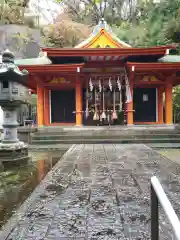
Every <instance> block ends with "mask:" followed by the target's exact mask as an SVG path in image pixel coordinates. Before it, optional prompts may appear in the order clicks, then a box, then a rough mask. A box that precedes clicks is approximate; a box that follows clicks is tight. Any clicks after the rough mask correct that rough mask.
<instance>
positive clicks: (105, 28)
mask: <svg viewBox="0 0 180 240" xmlns="http://www.w3.org/2000/svg"><path fill="white" fill-rule="evenodd" d="M102 36H103V37H105V38H106V39H107V41H109V42H111V43H112V44H113V46H114V47H119V48H130V47H131V46H130V45H129V44H127V43H125V42H123V41H121V40H120V39H119V38H118V37H117V36H116V35H115V34H114V33H113V31H112V29H111V27H110V26H109V25H108V24H107V22H106V21H104V19H101V21H100V22H99V24H98V25H96V26H95V27H94V30H93V32H92V34H91V35H90V36H89V37H88V38H87V39H86V40H84V41H83V42H81V43H80V44H78V45H77V46H76V47H75V48H91V47H93V45H94V43H95V42H97V41H98V40H99V39H100V38H102Z"/></svg>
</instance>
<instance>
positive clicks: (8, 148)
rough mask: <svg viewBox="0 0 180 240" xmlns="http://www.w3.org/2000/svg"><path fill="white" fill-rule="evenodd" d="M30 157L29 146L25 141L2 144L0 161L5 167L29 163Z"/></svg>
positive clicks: (0, 146) (0, 145)
mask: <svg viewBox="0 0 180 240" xmlns="http://www.w3.org/2000/svg"><path fill="white" fill-rule="evenodd" d="M30 159H31V158H30V157H29V156H28V146H27V145H26V144H24V143H23V142H17V143H1V144H0V162H1V163H2V164H3V166H4V167H12V166H19V165H23V164H27V163H28V161H29V160H30Z"/></svg>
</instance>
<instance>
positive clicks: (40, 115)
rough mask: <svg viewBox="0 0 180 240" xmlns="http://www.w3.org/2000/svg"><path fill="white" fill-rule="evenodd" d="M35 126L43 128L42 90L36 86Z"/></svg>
mask: <svg viewBox="0 0 180 240" xmlns="http://www.w3.org/2000/svg"><path fill="white" fill-rule="evenodd" d="M37 124H38V127H42V126H44V88H43V86H40V85H37Z"/></svg>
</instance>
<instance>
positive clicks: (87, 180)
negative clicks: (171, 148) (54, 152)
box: [0, 144, 180, 240]
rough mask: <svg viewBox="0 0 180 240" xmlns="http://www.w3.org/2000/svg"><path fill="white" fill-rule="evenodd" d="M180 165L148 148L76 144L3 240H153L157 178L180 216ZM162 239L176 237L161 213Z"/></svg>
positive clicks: (34, 195)
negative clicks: (152, 197) (153, 186)
mask: <svg viewBox="0 0 180 240" xmlns="http://www.w3.org/2000/svg"><path fill="white" fill-rule="evenodd" d="M179 173H180V166H179V165H178V164H176V163H175V162H172V161H170V160H169V159H168V158H166V157H164V156H162V155H160V154H159V153H157V152H156V151H153V150H152V149H150V148H148V147H146V146H145V145H141V144H138V145H136V144H135V145H132V144H131V145H112V144H107V145H106V144H105V145H102V144H101V145H100V144H99V145H83V144H82V145H73V146H72V147H71V148H70V149H69V150H68V152H67V153H66V154H65V155H64V156H63V158H62V159H61V161H59V162H58V163H57V164H56V166H55V167H54V168H53V169H52V171H51V172H50V173H49V174H48V175H47V177H46V178H45V179H44V180H43V181H42V183H41V184H40V185H39V186H38V187H37V188H36V189H35V191H34V192H33V194H32V195H31V197H30V198H29V199H27V201H26V202H25V203H24V204H23V206H22V207H21V208H20V210H19V212H18V213H17V214H16V215H15V216H14V217H13V218H12V219H10V221H9V223H8V224H7V225H5V228H4V231H2V233H1V234H0V239H2V240H3V239H8V240H10V239H11V240H16V239H18V240H20V239H23V240H24V239H26V240H32V239H33V240H34V239H36V240H40V239H44V240H57V239H58V240H62V239H68V240H71V239H77V240H81V239H84V240H85V239H86V240H90V239H92V240H93V239H94V240H95V239H108V240H114V239H116V240H117V239H122V240H123V239H137V240H141V239H143V240H146V239H150V199H149V197H150V184H149V180H150V177H151V176H152V175H156V176H157V177H158V178H159V179H160V181H161V183H162V184H163V187H164V189H165V191H166V193H167V194H168V197H169V198H170V200H171V202H172V204H173V206H174V208H175V210H176V212H177V214H178V215H180V204H179V199H180V184H179V183H180V177H179ZM160 239H173V238H172V233H171V228H170V226H169V224H168V222H166V218H165V216H164V214H163V212H162V211H160Z"/></svg>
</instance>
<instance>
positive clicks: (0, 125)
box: [0, 107, 3, 128]
mask: <svg viewBox="0 0 180 240" xmlns="http://www.w3.org/2000/svg"><path fill="white" fill-rule="evenodd" d="M2 124H3V110H2V108H1V107H0V128H2Z"/></svg>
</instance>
